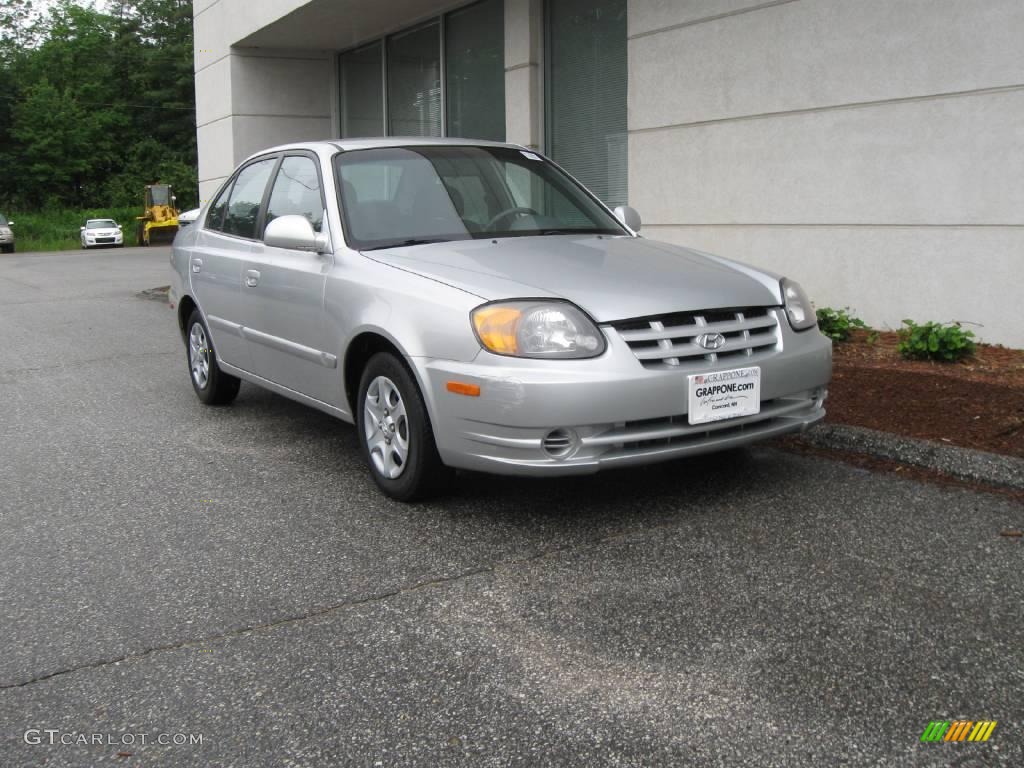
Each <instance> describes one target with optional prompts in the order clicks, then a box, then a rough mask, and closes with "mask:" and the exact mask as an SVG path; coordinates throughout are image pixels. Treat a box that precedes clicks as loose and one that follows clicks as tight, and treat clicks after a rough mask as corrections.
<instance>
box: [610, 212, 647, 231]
mask: <svg viewBox="0 0 1024 768" xmlns="http://www.w3.org/2000/svg"><path fill="white" fill-rule="evenodd" d="M612 213H614V214H615V218H616V219H618V220H619V221H621V222H622V223H623V224H625V225H626V226H627V227H629V228H630V229H632V230H633V231H634V232H639V231H640V214H639V213H637V212H636V208H630V207H629V206H628V205H618V206H616V207H615V210H614V211H612Z"/></svg>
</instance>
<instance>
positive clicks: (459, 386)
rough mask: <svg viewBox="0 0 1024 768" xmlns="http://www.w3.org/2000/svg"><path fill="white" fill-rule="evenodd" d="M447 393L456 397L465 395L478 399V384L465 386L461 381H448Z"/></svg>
mask: <svg viewBox="0 0 1024 768" xmlns="http://www.w3.org/2000/svg"><path fill="white" fill-rule="evenodd" d="M448 391H449V392H454V393H455V394H456V395H467V396H468V397H480V385H479V384H466V383H465V382H463V381H449V382H448Z"/></svg>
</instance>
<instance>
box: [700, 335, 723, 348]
mask: <svg viewBox="0 0 1024 768" xmlns="http://www.w3.org/2000/svg"><path fill="white" fill-rule="evenodd" d="M697 343H698V344H700V345H701V346H702V347H704V349H712V350H714V349H721V348H722V347H723V346H724V345H725V336H723V335H722V334H720V333H702V334H701V335H700V336H698V337H697Z"/></svg>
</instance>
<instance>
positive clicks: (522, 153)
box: [334, 146, 627, 250]
mask: <svg viewBox="0 0 1024 768" xmlns="http://www.w3.org/2000/svg"><path fill="white" fill-rule="evenodd" d="M334 162H335V170H336V173H337V175H338V180H339V184H338V186H339V188H340V189H341V197H342V211H343V215H344V217H345V231H346V234H347V239H348V242H349V245H350V246H352V247H353V248H358V249H360V250H371V249H374V248H391V247H394V246H399V245H414V244H418V243H423V242H443V241H446V240H470V239H474V238H493V237H522V236H526V235H555V234H559V235H561V234H584V233H590V234H603V235H625V234H627V232H626V231H625V230H624V229H623V228H622V226H621V225H620V224H619V222H618V221H617V220H616V219H615V218H614V217H613V216H610V215H609V214H608V213H607V212H606V211H605V210H604V209H603V208H602V207H601V206H600V205H599V204H598V203H597V202H595V201H594V199H593V198H591V197H590V195H588V194H587V193H586V192H585V191H584V190H583V189H582V188H581V187H580V186H579V185H578V184H576V183H575V182H573V181H572V179H570V178H569V177H568V176H566V175H565V174H564V173H562V172H561V171H560V170H559V169H558V168H557V167H555V166H554V165H552V164H551V163H549V162H547V161H546V160H544V158H542V157H541V156H540V155H537V154H534V153H533V152H528V151H526V150H519V149H512V148H508V147H460V146H435V147H429V146H427V147H387V148H382V149H360V150H352V151H349V152H342V153H340V154H338V155H337V156H336V157H335V161H334Z"/></svg>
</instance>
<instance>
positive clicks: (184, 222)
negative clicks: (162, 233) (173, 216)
mask: <svg viewBox="0 0 1024 768" xmlns="http://www.w3.org/2000/svg"><path fill="white" fill-rule="evenodd" d="M202 210H203V209H202V208H193V209H192V210H191V211H185V212H184V213H179V214H178V231H179V232H180V231H181V230H183V229H184V228H185V227H187V226H188V225H189V224H192V223H193V222H194V221H195V220H196V219H198V218H199V214H200V212H202Z"/></svg>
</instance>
